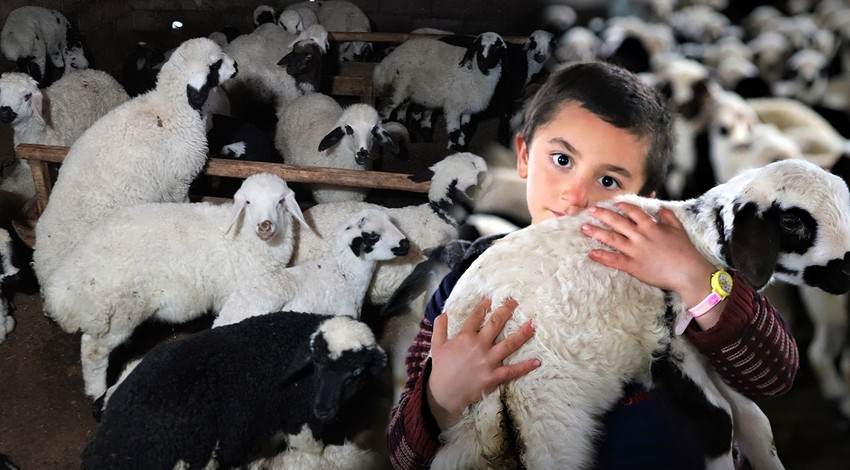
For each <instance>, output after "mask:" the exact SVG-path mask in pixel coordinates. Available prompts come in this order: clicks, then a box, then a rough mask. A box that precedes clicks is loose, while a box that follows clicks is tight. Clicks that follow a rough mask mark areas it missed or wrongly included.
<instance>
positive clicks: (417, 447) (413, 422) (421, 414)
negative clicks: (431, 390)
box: [404, 359, 440, 458]
mask: <svg viewBox="0 0 850 470" xmlns="http://www.w3.org/2000/svg"><path fill="white" fill-rule="evenodd" d="M430 375H431V359H428V361H427V362H426V363H425V368H424V369H423V371H422V374H421V375H420V376H419V379H418V380H417V381H416V384H415V385H414V386H413V390H412V391H411V393H410V397H409V398H408V400H407V403H406V404H405V408H406V410H405V413H404V418H405V423H404V427H405V434H406V435H407V443H408V445H409V446H410V447H411V448H412V449H413V450H414V451H415V452H416V453H417V454H419V455H421V456H423V457H426V458H431V457H433V456H434V455H436V454H437V451H438V450H439V449H440V427H439V426H437V422H436V421H435V420H434V417H433V416H432V415H431V410H430V409H429V408H428V397H427V395H426V390H425V385H426V384H427V383H428V377H429V376H430Z"/></svg>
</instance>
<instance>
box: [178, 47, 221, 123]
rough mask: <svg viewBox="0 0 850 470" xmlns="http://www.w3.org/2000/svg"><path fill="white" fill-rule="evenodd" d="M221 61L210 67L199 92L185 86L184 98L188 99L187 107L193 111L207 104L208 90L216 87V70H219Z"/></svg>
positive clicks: (189, 86)
mask: <svg viewBox="0 0 850 470" xmlns="http://www.w3.org/2000/svg"><path fill="white" fill-rule="evenodd" d="M222 63H223V61H222V59H218V60H217V61H216V62H215V63H214V64H212V65H210V67H209V71H208V73H207V79H206V80H205V81H204V84H203V85H202V86H201V88H200V89H199V90H196V89H195V88H193V87H192V86H191V85H186V96H187V98H188V99H189V106H191V107H192V108H193V109H197V110H199V111H200V109H201V108H202V107H203V106H204V103H206V102H207V98H208V97H209V95H210V90H211V89H212V88H213V87H215V86H218V70H219V69H220V68H221V65H222Z"/></svg>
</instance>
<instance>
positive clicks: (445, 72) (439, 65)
mask: <svg viewBox="0 0 850 470" xmlns="http://www.w3.org/2000/svg"><path fill="white" fill-rule="evenodd" d="M506 49H507V46H506V45H505V42H504V41H503V40H502V38H501V36H499V35H498V34H496V33H492V32H488V33H483V34H480V35H479V36H477V37H476V38H475V40H474V41H473V45H472V46H471V47H469V48H467V49H465V50H464V49H463V48H460V47H455V46H452V45H449V44H446V43H443V42H441V41H440V40H437V39H431V38H416V39H410V40H407V41H405V42H404V43H402V44H400V45H399V46H398V47H396V48H395V49H394V50H393V51H392V52H390V53H389V54H388V55H387V56H386V57H385V58H384V59H383V60H382V61H381V62H379V63H378V65H376V66H375V69H374V71H373V75H372V83H373V85H374V87H375V89H376V92H377V95H379V96H385V97H386V102H385V104H384V105H383V106H381V108H380V114H381V117H382V118H383V119H386V118H388V117H389V115H390V113H391V112H392V111H393V110H394V109H395V108H397V107H398V106H400V105H402V104H403V103H404V102H405V101H408V100H409V101H410V102H413V103H416V104H419V105H422V106H425V107H427V108H440V109H442V110H443V112H444V114H445V119H446V133H447V134H448V136H449V143H448V146H449V148H450V149H455V150H458V151H463V150H464V149H465V148H466V147H467V146H468V144H469V143H468V142H467V139H466V131H467V128H468V126H469V120H470V117H471V115H473V114H476V113H479V112H481V111H483V110H484V109H486V108H487V106H488V105H489V103H490V100H491V98H492V97H493V92H494V91H495V89H496V85H497V84H498V82H499V77H500V76H501V74H502V60H503V58H504V56H505V50H506ZM474 66H475V67H477V69H475V68H474Z"/></svg>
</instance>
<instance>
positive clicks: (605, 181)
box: [599, 175, 620, 189]
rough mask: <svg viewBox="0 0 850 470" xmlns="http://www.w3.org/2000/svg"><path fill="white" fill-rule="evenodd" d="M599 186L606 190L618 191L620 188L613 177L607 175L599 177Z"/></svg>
mask: <svg viewBox="0 0 850 470" xmlns="http://www.w3.org/2000/svg"><path fill="white" fill-rule="evenodd" d="M599 184H601V185H602V187H604V188H607V189H619V188H620V183H619V182H617V180H616V179H614V177H612V176H608V175H605V176H602V177H600V178H599Z"/></svg>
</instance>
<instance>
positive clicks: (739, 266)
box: [729, 203, 780, 290]
mask: <svg viewBox="0 0 850 470" xmlns="http://www.w3.org/2000/svg"><path fill="white" fill-rule="evenodd" d="M779 230H780V229H779V221H778V220H775V217H771V216H770V214H769V213H767V212H766V213H764V214H759V213H758V210H757V207H756V205H755V204H754V203H748V204H745V205H743V206H742V207H741V208H740V209H739V210H738V211H737V212H736V213H735V217H734V221H733V226H732V237H731V239H730V240H729V257H730V265H731V266H732V268H733V269H735V270H736V271H738V274H739V275H741V276H742V277H743V278H744V280H745V281H747V284H749V285H750V287H752V288H753V289H756V290H759V289H761V288H762V287H764V286H765V285H767V283H768V281H770V278H771V276H773V272H774V270H775V269H776V262H777V261H778V260H779V242H780V238H779V237H780V232H779Z"/></svg>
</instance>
